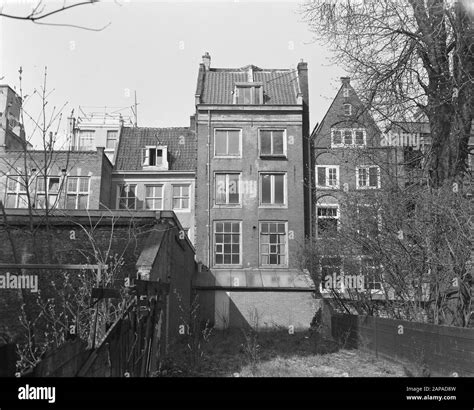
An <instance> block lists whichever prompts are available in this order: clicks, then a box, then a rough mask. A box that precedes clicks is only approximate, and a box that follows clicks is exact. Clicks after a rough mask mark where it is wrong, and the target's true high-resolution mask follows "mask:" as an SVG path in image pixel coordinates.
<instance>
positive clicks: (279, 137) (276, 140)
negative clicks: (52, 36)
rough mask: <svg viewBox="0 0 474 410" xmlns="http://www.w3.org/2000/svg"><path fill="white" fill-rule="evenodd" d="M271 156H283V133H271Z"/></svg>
mask: <svg viewBox="0 0 474 410" xmlns="http://www.w3.org/2000/svg"><path fill="white" fill-rule="evenodd" d="M273 154H275V155H283V131H273Z"/></svg>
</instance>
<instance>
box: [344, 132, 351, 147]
mask: <svg viewBox="0 0 474 410" xmlns="http://www.w3.org/2000/svg"><path fill="white" fill-rule="evenodd" d="M344 144H346V145H352V131H351V130H346V131H344Z"/></svg>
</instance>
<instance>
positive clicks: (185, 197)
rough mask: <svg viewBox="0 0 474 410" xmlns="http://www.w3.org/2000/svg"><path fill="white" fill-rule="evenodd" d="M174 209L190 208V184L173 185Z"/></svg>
mask: <svg viewBox="0 0 474 410" xmlns="http://www.w3.org/2000/svg"><path fill="white" fill-rule="evenodd" d="M173 209H189V185H173Z"/></svg>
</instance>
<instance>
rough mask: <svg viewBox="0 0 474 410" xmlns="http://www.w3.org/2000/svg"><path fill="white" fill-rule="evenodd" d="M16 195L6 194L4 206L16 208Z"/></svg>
mask: <svg viewBox="0 0 474 410" xmlns="http://www.w3.org/2000/svg"><path fill="white" fill-rule="evenodd" d="M15 201H16V195H15V194H8V195H7V203H6V205H5V207H6V208H16V203H15Z"/></svg>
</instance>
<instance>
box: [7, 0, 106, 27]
mask: <svg viewBox="0 0 474 410" xmlns="http://www.w3.org/2000/svg"><path fill="white" fill-rule="evenodd" d="M99 1H100V0H88V1H79V2H75V3H71V4H67V2H66V1H64V2H63V5H62V6H61V7H57V6H54V7H49V5H48V4H47V2H46V1H43V0H38V1H37V2H36V3H33V6H32V8H31V11H30V12H29V13H25V14H21V15H20V14H11V13H8V12H7V11H5V9H4V6H2V7H1V8H0V17H5V18H9V19H14V20H24V21H31V22H32V23H35V24H41V25H46V26H62V27H73V28H79V29H82V30H90V31H102V30H104V29H105V28H107V27H108V26H109V25H110V24H111V23H108V24H106V25H105V26H103V27H98V28H93V27H85V26H80V25H76V24H67V23H52V22H47V21H45V20H47V19H48V18H49V17H51V16H55V15H58V14H63V13H65V12H66V11H68V10H70V9H72V8H75V7H81V6H86V5H93V4H95V3H98V2H99Z"/></svg>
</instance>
